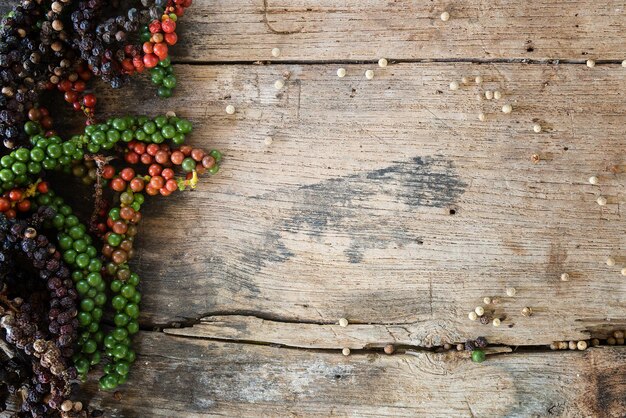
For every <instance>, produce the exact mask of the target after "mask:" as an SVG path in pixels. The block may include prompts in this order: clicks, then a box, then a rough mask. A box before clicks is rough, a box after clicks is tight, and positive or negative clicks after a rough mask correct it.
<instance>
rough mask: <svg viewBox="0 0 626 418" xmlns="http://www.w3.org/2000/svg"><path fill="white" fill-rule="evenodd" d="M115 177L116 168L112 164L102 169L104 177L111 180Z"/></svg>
mask: <svg viewBox="0 0 626 418" xmlns="http://www.w3.org/2000/svg"><path fill="white" fill-rule="evenodd" d="M114 175H115V167H113V166H112V165H110V164H107V165H105V166H104V167H102V177H103V178H105V179H107V180H110V179H112V178H113V176H114Z"/></svg>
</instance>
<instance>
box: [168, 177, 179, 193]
mask: <svg viewBox="0 0 626 418" xmlns="http://www.w3.org/2000/svg"><path fill="white" fill-rule="evenodd" d="M165 188H166V189H167V190H169V191H170V192H175V191H176V190H177V189H178V183H176V180H173V179H169V180H168V181H166V182H165Z"/></svg>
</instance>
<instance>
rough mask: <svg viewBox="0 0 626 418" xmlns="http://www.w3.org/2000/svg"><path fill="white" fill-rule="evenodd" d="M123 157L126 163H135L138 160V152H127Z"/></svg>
mask: <svg viewBox="0 0 626 418" xmlns="http://www.w3.org/2000/svg"><path fill="white" fill-rule="evenodd" d="M124 159H125V160H126V162H127V163H128V164H137V163H138V162H139V154H137V153H136V152H132V151H131V152H127V153H126V155H125V156H124Z"/></svg>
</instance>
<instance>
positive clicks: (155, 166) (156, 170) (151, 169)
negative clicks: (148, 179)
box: [148, 164, 163, 176]
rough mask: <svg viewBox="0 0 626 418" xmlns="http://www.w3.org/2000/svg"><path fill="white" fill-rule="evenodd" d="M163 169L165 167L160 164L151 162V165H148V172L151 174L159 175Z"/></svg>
mask: <svg viewBox="0 0 626 418" xmlns="http://www.w3.org/2000/svg"><path fill="white" fill-rule="evenodd" d="M161 171H163V167H161V166H160V165H159V164H151V165H150V167H148V174H149V175H150V176H158V175H160V174H161Z"/></svg>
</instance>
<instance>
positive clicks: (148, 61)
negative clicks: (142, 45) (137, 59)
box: [143, 54, 159, 68]
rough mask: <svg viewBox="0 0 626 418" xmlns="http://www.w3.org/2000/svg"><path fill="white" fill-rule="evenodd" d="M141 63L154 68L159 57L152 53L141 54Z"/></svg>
mask: <svg viewBox="0 0 626 418" xmlns="http://www.w3.org/2000/svg"><path fill="white" fill-rule="evenodd" d="M143 63H144V65H145V66H146V68H154V67H156V66H157V64H158V63H159V57H157V56H156V55H154V54H146V55H144V56H143Z"/></svg>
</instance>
